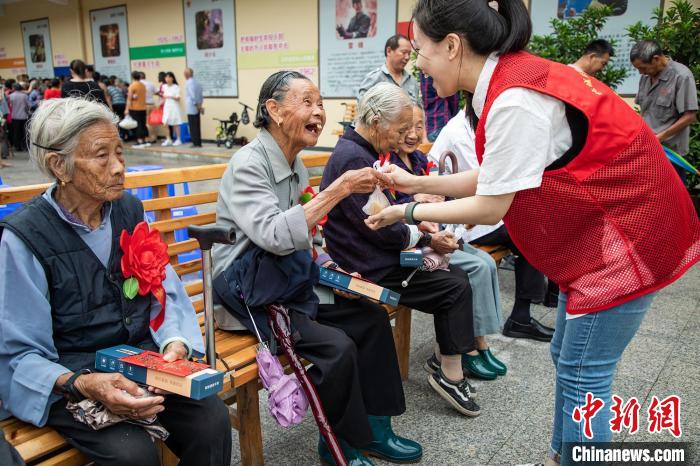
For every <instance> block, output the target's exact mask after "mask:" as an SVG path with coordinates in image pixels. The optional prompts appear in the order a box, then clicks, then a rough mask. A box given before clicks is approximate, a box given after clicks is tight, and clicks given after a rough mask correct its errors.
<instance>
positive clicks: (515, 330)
mask: <svg viewBox="0 0 700 466" xmlns="http://www.w3.org/2000/svg"><path fill="white" fill-rule="evenodd" d="M503 335H505V336H507V337H511V338H529V339H531V340H537V341H552V335H554V329H553V328H551V327H547V326H546V325H542V324H541V323H539V322H538V321H537V320H535V319H533V318H532V317H530V322H529V323H527V324H521V323H519V322H516V321H514V320H513V319H511V318H508V320H506V324H505V325H504V326H503Z"/></svg>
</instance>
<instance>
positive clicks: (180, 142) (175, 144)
mask: <svg viewBox="0 0 700 466" xmlns="http://www.w3.org/2000/svg"><path fill="white" fill-rule="evenodd" d="M181 145H182V141H180V140H179V139H178V140H177V141H175V142H173V146H181Z"/></svg>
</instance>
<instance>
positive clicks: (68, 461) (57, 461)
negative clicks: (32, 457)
mask: <svg viewBox="0 0 700 466" xmlns="http://www.w3.org/2000/svg"><path fill="white" fill-rule="evenodd" d="M89 462H90V460H89V459H88V458H87V457H86V456H85V455H83V454H82V453H80V452H79V451H78V450H76V449H75V448H71V449H70V450H66V451H62V452H61V453H59V454H58V455H56V456H53V457H51V458H49V459H47V460H45V461H42V462H40V463H37V464H36V466H82V465H84V464H87V463H89Z"/></svg>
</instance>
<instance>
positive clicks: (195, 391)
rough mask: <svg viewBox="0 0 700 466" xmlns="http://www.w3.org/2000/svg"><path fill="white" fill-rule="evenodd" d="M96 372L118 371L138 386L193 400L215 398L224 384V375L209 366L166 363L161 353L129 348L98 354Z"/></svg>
mask: <svg viewBox="0 0 700 466" xmlns="http://www.w3.org/2000/svg"><path fill="white" fill-rule="evenodd" d="M95 369H97V370H98V371H101V372H119V373H120V374H122V375H124V377H126V378H127V379H129V380H133V381H134V382H136V383H140V384H144V385H150V386H152V387H156V388H160V389H161V390H166V391H169V392H171V393H175V394H177V395H182V396H185V397H187V398H192V399H194V400H201V399H202V398H206V397H208V396H211V395H216V394H217V393H219V392H220V391H221V389H222V388H223V383H224V373H223V372H220V371H217V370H214V369H212V368H210V367H209V366H208V365H206V364H202V363H198V362H194V361H187V360H184V359H178V360H177V361H173V362H167V361H165V360H164V359H163V355H162V354H160V353H155V352H153V351H147V350H142V349H139V348H134V347H133V346H129V345H119V346H113V347H111V348H106V349H102V350H99V351H97V353H96V355H95Z"/></svg>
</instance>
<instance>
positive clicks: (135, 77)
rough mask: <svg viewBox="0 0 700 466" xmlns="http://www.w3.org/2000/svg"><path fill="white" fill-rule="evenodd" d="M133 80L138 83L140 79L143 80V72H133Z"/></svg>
mask: <svg viewBox="0 0 700 466" xmlns="http://www.w3.org/2000/svg"><path fill="white" fill-rule="evenodd" d="M131 79H133V80H134V81H138V80H139V79H141V72H140V71H132V72H131Z"/></svg>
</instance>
